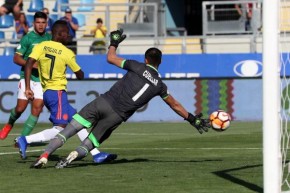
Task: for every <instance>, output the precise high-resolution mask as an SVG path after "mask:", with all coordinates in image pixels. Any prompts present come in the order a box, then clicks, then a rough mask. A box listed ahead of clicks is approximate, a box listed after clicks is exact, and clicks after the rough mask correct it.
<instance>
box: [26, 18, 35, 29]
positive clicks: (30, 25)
mask: <svg viewBox="0 0 290 193" xmlns="http://www.w3.org/2000/svg"><path fill="white" fill-rule="evenodd" d="M26 20H27V23H28V26H29V27H32V26H33V21H34V16H33V15H26Z"/></svg>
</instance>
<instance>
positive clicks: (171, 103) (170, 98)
mask: <svg viewBox="0 0 290 193" xmlns="http://www.w3.org/2000/svg"><path fill="white" fill-rule="evenodd" d="M164 101H165V102H166V103H167V104H168V105H169V106H170V108H171V109H172V110H174V111H175V112H176V113H177V114H178V115H180V116H181V117H183V118H184V119H187V118H188V112H187V111H186V110H185V108H184V107H183V106H182V105H181V104H180V103H179V102H178V101H177V100H175V98H173V96H171V95H168V97H167V98H166V99H164Z"/></svg>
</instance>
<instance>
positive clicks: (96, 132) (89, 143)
mask: <svg viewBox="0 0 290 193" xmlns="http://www.w3.org/2000/svg"><path fill="white" fill-rule="evenodd" d="M93 107H94V105H92V106H90V108H93ZM95 107H96V106H95ZM98 109H99V110H100V112H101V114H100V113H98V115H101V116H102V118H101V119H100V120H99V121H98V122H97V123H95V126H94V127H93V128H92V130H91V132H90V134H89V136H88V137H87V138H86V139H85V140H84V141H83V142H82V144H81V145H80V146H79V147H77V148H76V150H75V151H72V152H71V153H70V154H69V155H68V157H67V158H66V159H65V160H61V161H60V162H58V164H57V165H56V167H57V168H63V167H66V166H67V165H68V164H69V163H71V162H72V161H74V160H79V159H82V158H84V157H86V156H87V154H88V152H90V151H91V150H92V149H93V148H95V147H99V146H100V144H101V143H102V142H103V141H104V140H106V139H107V138H108V137H109V136H110V135H111V133H112V132H113V131H114V130H115V129H116V128H117V127H118V126H119V125H120V124H121V123H122V122H123V120H122V119H121V117H120V116H119V115H118V114H117V113H115V111H113V109H112V108H111V107H110V106H108V105H106V102H104V103H102V104H98ZM91 110H92V111H93V109H91ZM81 115H82V116H81ZM84 117H86V118H87V119H91V117H92V116H88V111H82V110H81V111H80V113H79V114H77V115H75V116H74V118H75V119H76V120H77V121H79V122H81V123H82V124H83V125H85V124H87V122H88V120H87V119H86V118H84ZM116 158H117V155H114V154H110V156H106V155H104V154H102V153H100V155H99V157H98V159H99V161H96V162H98V163H101V162H102V160H103V159H106V160H107V161H112V160H115V159H116Z"/></svg>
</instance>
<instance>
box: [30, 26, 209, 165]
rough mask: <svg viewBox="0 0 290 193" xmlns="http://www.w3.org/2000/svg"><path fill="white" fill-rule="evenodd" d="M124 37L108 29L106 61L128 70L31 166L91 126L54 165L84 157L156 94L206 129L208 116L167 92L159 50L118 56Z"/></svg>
mask: <svg viewBox="0 0 290 193" xmlns="http://www.w3.org/2000/svg"><path fill="white" fill-rule="evenodd" d="M125 38H126V35H124V34H123V30H121V29H120V30H117V31H113V32H111V34H110V40H111V41H110V46H109V51H108V54H107V61H108V62H109V63H110V64H113V65H115V66H117V67H119V68H122V69H124V70H127V73H126V74H125V75H124V76H123V78H122V79H120V80H118V81H117V82H116V83H115V84H114V85H113V86H112V87H111V89H110V90H109V91H107V92H106V93H104V94H102V95H101V96H100V97H98V98H96V99H95V100H93V101H92V102H90V103H88V104H87V105H86V106H85V107H83V108H82V109H81V110H80V112H78V113H77V114H76V115H74V116H73V120H72V121H71V122H70V123H69V124H68V125H67V126H66V128H65V129H64V130H63V131H61V132H60V133H59V134H57V136H56V137H55V138H54V139H52V140H51V141H50V143H49V144H48V146H47V147H46V149H45V150H44V153H43V154H42V155H41V156H40V157H39V158H38V159H37V160H36V161H35V163H33V165H32V166H31V167H34V168H41V167H42V166H44V165H45V164H46V163H47V161H48V157H49V156H50V155H51V154H52V153H53V152H54V151H55V150H56V149H58V148H59V147H61V146H62V145H63V144H64V143H65V142H66V140H67V139H68V138H70V137H71V136H73V135H75V134H76V133H77V132H78V131H80V130H81V129H83V128H87V129H89V128H90V129H91V131H90V134H89V136H88V137H87V138H86V139H85V140H84V141H83V142H82V143H81V145H80V146H79V147H77V148H76V150H75V151H72V152H71V153H70V154H69V155H68V157H67V158H66V159H64V160H61V161H59V162H58V163H57V164H56V168H63V167H66V166H67V165H68V164H69V163H71V162H72V161H73V160H79V159H82V158H84V157H85V156H86V155H87V154H88V152H90V150H91V149H93V148H94V147H99V146H100V144H101V143H102V142H104V141H105V140H106V139H107V138H108V137H109V136H110V135H111V133H112V132H113V131H114V130H115V129H116V128H117V127H118V126H119V125H120V124H121V123H122V122H125V121H126V120H127V119H128V118H129V117H131V116H132V115H133V114H134V113H135V111H136V110H137V109H138V108H140V107H142V106H144V105H145V104H146V103H148V102H149V101H150V100H151V99H152V98H153V97H155V96H160V97H161V98H162V99H163V100H164V102H165V103H167V104H168V105H169V106H170V108H171V109H172V110H174V111H175V112H176V113H177V114H178V115H180V116H181V117H182V118H184V119H185V120H187V121H188V122H189V123H190V124H191V125H192V126H194V127H195V128H196V129H197V130H198V132H199V133H203V131H205V132H207V131H208V128H210V124H209V120H208V119H203V118H202V114H198V115H196V116H194V115H192V114H191V113H188V112H187V111H186V110H185V109H184V107H183V106H182V105H181V104H180V103H179V102H178V101H177V100H175V99H174V98H173V96H171V95H170V94H169V92H168V90H167V86H166V85H165V84H164V83H163V82H162V80H161V78H160V77H159V74H158V67H159V65H160V63H161V58H162V52H161V51H160V50H159V49H157V48H149V49H148V50H147V51H146V52H145V61H144V63H143V62H138V61H135V60H126V59H123V58H120V57H118V56H117V55H116V50H117V47H118V45H119V44H120V43H121V42H122V41H123V40H124V39H125Z"/></svg>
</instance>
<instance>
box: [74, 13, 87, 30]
mask: <svg viewBox="0 0 290 193" xmlns="http://www.w3.org/2000/svg"><path fill="white" fill-rule="evenodd" d="M73 16H74V17H75V18H76V19H77V20H78V23H79V27H83V26H85V25H86V16H85V15H84V14H81V13H76V14H73Z"/></svg>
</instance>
